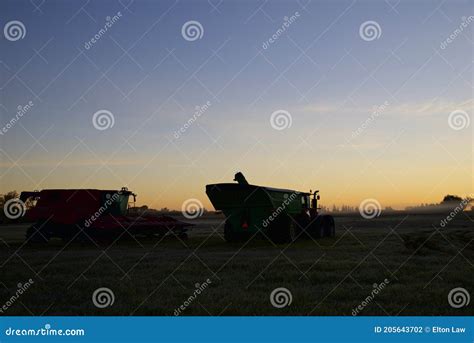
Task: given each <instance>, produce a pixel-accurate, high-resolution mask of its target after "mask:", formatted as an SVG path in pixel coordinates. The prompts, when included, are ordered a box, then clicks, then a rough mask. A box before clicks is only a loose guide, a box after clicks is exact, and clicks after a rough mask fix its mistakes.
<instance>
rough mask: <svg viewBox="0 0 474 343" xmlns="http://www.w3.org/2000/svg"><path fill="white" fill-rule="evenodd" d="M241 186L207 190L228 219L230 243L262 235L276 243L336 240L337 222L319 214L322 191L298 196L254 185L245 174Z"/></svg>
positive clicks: (239, 178) (239, 180)
mask: <svg viewBox="0 0 474 343" xmlns="http://www.w3.org/2000/svg"><path fill="white" fill-rule="evenodd" d="M234 181H237V183H218V184H211V185H207V186H206V194H207V195H208V197H209V199H210V200H211V203H212V205H213V206H214V208H215V209H216V210H220V211H222V212H223V213H224V214H225V216H226V218H227V219H226V223H225V227H224V236H225V239H226V240H227V241H228V242H232V241H237V240H241V239H245V238H246V237H250V236H251V235H252V234H255V233H257V232H262V233H264V234H265V235H266V236H268V237H269V238H271V239H272V240H273V241H274V242H276V243H284V242H292V241H295V240H296V239H298V238H305V237H306V238H308V237H314V238H321V237H334V236H335V224H334V218H333V217H332V216H330V215H320V214H319V213H318V207H317V202H318V200H319V195H318V192H319V191H315V192H314V193H311V192H309V193H305V192H298V191H295V190H291V189H278V188H270V187H262V186H256V185H250V184H249V183H248V182H247V180H246V179H245V177H244V175H243V174H242V173H240V172H239V173H237V174H236V175H235V179H234Z"/></svg>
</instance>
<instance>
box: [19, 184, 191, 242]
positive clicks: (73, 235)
mask: <svg viewBox="0 0 474 343" xmlns="http://www.w3.org/2000/svg"><path fill="white" fill-rule="evenodd" d="M130 197H133V201H134V202H135V198H136V195H135V194H134V193H132V192H130V191H129V190H128V189H126V188H122V189H121V190H119V191H117V190H98V189H45V190H42V191H39V192H22V193H21V195H20V200H22V201H23V202H26V201H27V200H30V201H29V202H30V203H31V202H32V203H34V204H35V205H34V206H33V207H32V208H30V209H29V210H28V211H27V212H26V219H27V220H28V221H31V222H34V223H35V224H33V225H32V226H31V227H30V228H29V229H28V231H27V233H26V239H27V241H28V242H43V243H45V242H48V241H49V239H50V238H55V237H56V238H62V239H63V240H64V241H70V240H77V241H82V242H88V241H90V240H95V241H111V240H115V239H117V238H119V237H130V236H134V235H145V236H155V235H156V236H164V235H165V234H167V233H169V232H173V233H174V234H176V235H178V237H180V238H186V237H187V236H186V231H187V229H186V228H187V227H188V226H192V224H188V223H184V222H181V221H178V220H176V219H174V218H172V217H168V216H153V215H146V214H139V213H136V214H132V213H131V211H130V210H131V209H129V206H128V204H129V198H130Z"/></svg>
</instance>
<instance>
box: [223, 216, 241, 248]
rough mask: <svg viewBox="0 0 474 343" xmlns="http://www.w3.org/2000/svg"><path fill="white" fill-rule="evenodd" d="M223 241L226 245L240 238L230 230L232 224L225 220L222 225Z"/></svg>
mask: <svg viewBox="0 0 474 343" xmlns="http://www.w3.org/2000/svg"><path fill="white" fill-rule="evenodd" d="M224 239H225V240H226V242H228V243H232V242H238V241H239V240H240V236H239V235H238V234H237V233H235V232H234V231H233V230H232V224H231V223H230V222H229V221H228V220H226V221H225V225H224Z"/></svg>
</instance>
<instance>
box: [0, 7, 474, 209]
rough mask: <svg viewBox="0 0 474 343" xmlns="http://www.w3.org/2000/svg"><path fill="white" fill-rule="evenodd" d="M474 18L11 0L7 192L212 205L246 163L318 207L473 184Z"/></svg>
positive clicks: (464, 12) (2, 84)
mask: <svg viewBox="0 0 474 343" xmlns="http://www.w3.org/2000/svg"><path fill="white" fill-rule="evenodd" d="M473 15H474V4H473V2H472V1H449V2H444V1H339V0H338V1H316V0H313V1H304V0H300V1H227V0H224V1H217V0H216V1H204V0H203V1H199V0H194V1H184V0H182V1H159V2H158V1H150V0H140V1H139V0H135V1H133V0H131V1H126V0H122V1H107V0H104V1H97V2H93V1H90V2H89V1H59V0H46V1H34V0H32V1H22V0H20V1H19V0H15V1H13V0H2V1H1V2H0V25H1V28H3V30H2V35H1V36H0V76H1V78H0V131H1V132H0V193H5V192H8V191H11V190H17V191H22V190H37V189H48V188H105V189H119V188H121V187H123V186H126V187H128V188H129V189H131V190H133V191H134V192H136V193H138V198H137V200H138V204H139V205H142V204H148V205H149V206H150V207H153V208H162V207H168V208H174V209H179V208H181V205H182V204H183V202H185V201H186V200H187V199H197V200H199V201H200V202H201V203H202V204H203V206H204V207H206V208H208V209H212V205H211V204H210V202H209V200H208V199H207V196H206V194H205V185H206V184H210V183H218V182H232V180H233V177H234V174H235V173H236V172H238V171H241V172H243V173H244V174H245V175H246V177H247V180H248V181H249V182H250V183H253V184H260V185H267V186H273V187H282V188H290V189H297V190H300V191H308V190H310V189H312V190H314V189H319V190H320V192H321V204H322V205H324V206H332V205H333V204H336V205H338V206H340V205H342V204H346V205H352V206H358V205H359V204H360V203H361V202H362V201H363V200H364V199H369V198H370V199H377V201H378V202H379V203H380V204H381V206H382V207H386V206H391V207H394V208H403V207H405V206H408V205H414V204H420V203H435V202H439V201H440V200H441V199H442V198H443V196H444V195H446V194H458V195H461V196H465V195H468V194H471V193H473V166H474V164H473V149H472V147H473V142H474V141H473V126H474V124H473V123H472V119H473V118H472V113H473V104H474V103H473V87H474V84H473V65H472V62H473V42H474V36H473V32H474V17H470V16H473ZM18 22H19V23H20V24H21V25H19V24H18ZM12 26H13V29H15V28H17V29H18V30H16V32H15V30H8V29H9V28H10V29H11V28H12ZM15 26H16V27H15ZM105 28H106V29H105ZM186 28H188V30H187V29H186ZM460 28H461V29H462V30H460ZM18 31H19V34H18ZM94 37H95V38H94ZM27 105H28V106H27ZM19 106H22V109H23V110H22V115H21V116H19V115H18V114H17V111H18V107H19ZM25 108H26V110H25ZM23 112H24V113H23ZM12 119H13V122H12ZM2 127H3V128H2Z"/></svg>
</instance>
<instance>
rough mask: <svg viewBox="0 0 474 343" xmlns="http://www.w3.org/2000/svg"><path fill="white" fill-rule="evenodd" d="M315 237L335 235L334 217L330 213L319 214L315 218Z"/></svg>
mask: <svg viewBox="0 0 474 343" xmlns="http://www.w3.org/2000/svg"><path fill="white" fill-rule="evenodd" d="M315 224H316V237H318V238H322V237H334V236H335V235H336V225H335V223H334V218H333V217H332V216H330V215H321V216H319V217H318V218H316V222H315Z"/></svg>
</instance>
